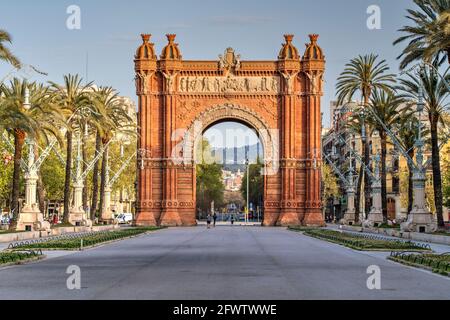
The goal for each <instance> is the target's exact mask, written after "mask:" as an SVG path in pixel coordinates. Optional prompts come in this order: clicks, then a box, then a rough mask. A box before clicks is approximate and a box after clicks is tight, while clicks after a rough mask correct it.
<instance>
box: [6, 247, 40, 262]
mask: <svg viewBox="0 0 450 320" xmlns="http://www.w3.org/2000/svg"><path fill="white" fill-rule="evenodd" d="M39 256H42V251H39V250H38V251H34V250H30V251H13V252H6V251H4V252H0V265H2V264H7V263H18V262H20V261H23V260H28V259H32V258H37V257H39Z"/></svg>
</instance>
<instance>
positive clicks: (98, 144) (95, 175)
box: [91, 132, 102, 221]
mask: <svg viewBox="0 0 450 320" xmlns="http://www.w3.org/2000/svg"><path fill="white" fill-rule="evenodd" d="M101 147H102V138H101V136H100V133H99V132H97V134H96V137H95V157H97V156H98V154H99V153H100V149H101ZM99 162H100V161H97V162H95V164H94V169H93V173H92V203H91V220H92V221H94V219H95V215H96V213H97V212H96V211H97V204H98V169H99V168H98V167H99Z"/></svg>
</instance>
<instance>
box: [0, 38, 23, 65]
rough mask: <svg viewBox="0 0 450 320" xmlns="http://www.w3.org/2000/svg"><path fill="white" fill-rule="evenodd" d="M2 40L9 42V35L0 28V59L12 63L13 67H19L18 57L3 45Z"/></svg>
mask: <svg viewBox="0 0 450 320" xmlns="http://www.w3.org/2000/svg"><path fill="white" fill-rule="evenodd" d="M4 42H9V43H11V36H10V34H9V33H8V32H6V31H5V30H1V29H0V60H3V61H6V62H7V63H9V64H12V65H13V66H14V67H15V68H17V69H19V68H20V61H19V59H18V58H17V57H16V56H15V55H13V54H12V53H11V51H10V50H9V49H8V48H7V47H5V45H4V44H3V43H4Z"/></svg>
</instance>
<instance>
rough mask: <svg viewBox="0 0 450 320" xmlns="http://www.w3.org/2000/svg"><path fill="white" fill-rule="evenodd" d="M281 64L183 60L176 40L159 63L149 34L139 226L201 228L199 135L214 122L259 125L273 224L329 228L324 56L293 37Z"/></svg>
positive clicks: (141, 56)
mask: <svg viewBox="0 0 450 320" xmlns="http://www.w3.org/2000/svg"><path fill="white" fill-rule="evenodd" d="M285 38H286V43H285V44H284V45H283V47H282V49H281V51H280V54H279V56H278V60H275V61H241V59H240V56H239V55H237V54H235V52H234V50H233V49H231V48H228V49H227V50H226V51H225V53H224V54H223V55H220V56H219V59H217V60H211V61H191V60H183V59H182V56H181V50H180V48H179V47H178V44H176V43H175V42H174V40H175V36H174V35H168V40H169V41H168V42H169V43H168V44H167V45H166V46H165V47H164V49H163V50H162V54H161V56H160V58H159V59H158V58H157V57H156V55H155V50H154V45H153V44H152V43H150V42H149V40H150V36H149V35H143V44H142V45H141V47H139V48H138V50H137V52H136V56H135V71H136V92H137V95H138V98H139V133H140V138H139V141H138V148H139V154H138V169H139V170H138V195H137V196H138V201H137V217H136V223H137V224H138V225H195V223H196V220H195V210H196V205H195V203H196V194H195V190H196V176H195V154H194V152H193V150H194V146H195V141H196V140H197V139H198V138H199V137H200V136H201V134H202V133H203V131H204V130H205V129H206V128H207V127H209V126H210V125H212V124H214V123H217V122H220V121H223V120H225V119H227V120H236V121H240V122H243V123H246V124H248V125H249V126H250V127H252V128H254V129H255V130H256V131H257V132H258V134H259V136H260V139H261V142H262V144H263V150H264V160H265V169H266V173H267V174H266V175H265V176H264V186H265V187H264V189H265V190H264V222H263V224H264V225H292V224H307V225H318V224H323V218H322V213H321V201H320V199H321V197H320V164H321V161H320V159H321V155H320V134H321V132H320V131H321V123H320V121H321V113H320V97H321V96H322V94H323V92H322V89H323V86H322V76H323V72H324V64H325V61H324V56H323V54H322V49H320V47H318V45H317V35H311V36H310V43H309V44H308V45H307V49H306V51H305V54H304V56H303V58H301V57H300V56H299V54H298V50H297V49H296V47H295V46H294V45H293V44H292V38H293V36H291V35H287V36H285Z"/></svg>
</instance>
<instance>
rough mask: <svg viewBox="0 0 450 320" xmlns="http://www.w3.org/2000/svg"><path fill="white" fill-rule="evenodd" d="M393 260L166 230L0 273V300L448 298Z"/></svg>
mask: <svg viewBox="0 0 450 320" xmlns="http://www.w3.org/2000/svg"><path fill="white" fill-rule="evenodd" d="M441 249H442V247H441ZM448 251H450V248H449V250H448ZM387 254H388V253H380V252H376V253H375V252H372V253H368V252H358V251H354V250H351V249H348V248H345V247H342V246H340V245H336V244H332V243H328V242H325V241H321V240H317V239H313V238H310V237H308V236H304V235H302V234H300V233H297V232H292V231H288V230H286V229H285V228H263V227H252V226H233V227H231V226H218V227H216V228H213V229H206V228H205V227H204V226H199V227H190V228H169V229H164V230H159V231H156V232H153V233H150V234H147V235H143V236H140V237H136V238H132V239H128V240H123V241H119V242H115V243H112V244H107V245H104V246H101V247H97V248H93V249H89V250H85V251H81V252H71V253H68V252H65V253H61V252H52V253H50V254H49V257H48V259H46V260H43V261H39V262H36V263H32V264H27V265H22V266H12V267H6V268H0V299H2V300H3V299H218V300H225V299H449V298H450V279H449V278H446V277H443V276H439V275H435V274H432V273H430V272H428V271H425V270H419V269H414V268H410V267H406V266H403V265H400V264H397V263H394V262H391V261H388V260H386V256H387ZM70 265H76V266H79V267H80V270H81V290H68V289H67V286H66V280H67V278H68V277H69V275H68V274H66V269H67V267H68V266H70ZM370 265H377V266H379V267H380V269H381V290H369V289H368V288H367V285H366V281H367V278H368V277H369V275H368V274H367V273H366V270H367V268H368V267H369V266H370Z"/></svg>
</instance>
